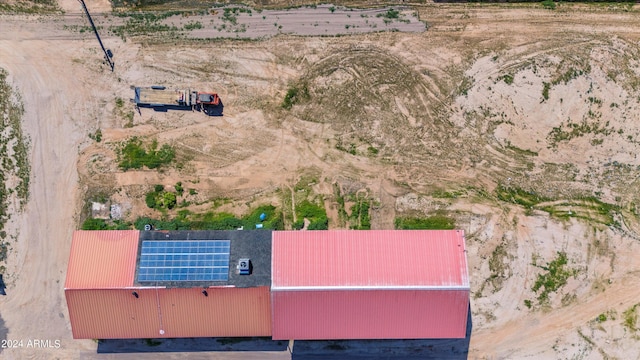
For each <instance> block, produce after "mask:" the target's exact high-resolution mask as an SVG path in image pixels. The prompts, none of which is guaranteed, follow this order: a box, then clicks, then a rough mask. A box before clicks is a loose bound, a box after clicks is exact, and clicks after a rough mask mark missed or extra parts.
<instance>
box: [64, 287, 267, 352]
mask: <svg viewBox="0 0 640 360" xmlns="http://www.w3.org/2000/svg"><path fill="white" fill-rule="evenodd" d="M202 290H203V289H202V288H201V287H195V288H135V289H134V288H129V289H101V290H66V291H65V296H66V299H67V305H68V307H69V319H70V321H71V329H72V331H73V337H74V338H75V339H128V338H142V339H144V338H163V337H164V338H176V337H230V336H270V335H271V301H270V296H269V288H268V287H266V286H262V287H252V288H235V287H212V288H208V289H207V295H208V296H204V294H202ZM133 291H136V293H137V294H138V297H137V298H136V297H135V296H133V294H132V292H133ZM160 330H162V331H163V333H161V332H160Z"/></svg>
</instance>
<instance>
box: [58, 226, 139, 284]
mask: <svg viewBox="0 0 640 360" xmlns="http://www.w3.org/2000/svg"><path fill="white" fill-rule="evenodd" d="M139 234H140V232H139V231H137V230H124V231H75V232H74V233H73V240H72V242H71V255H70V256H69V265H68V268H67V279H66V282H65V288H66V289H87V288H89V289H100V288H116V287H127V286H132V285H133V277H134V273H135V270H136V256H137V252H138V237H139Z"/></svg>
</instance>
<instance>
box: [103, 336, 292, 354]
mask: <svg viewBox="0 0 640 360" xmlns="http://www.w3.org/2000/svg"><path fill="white" fill-rule="evenodd" d="M288 345H289V342H288V341H284V340H271V338H270V337H233V338H174V339H108V340H99V341H98V353H99V354H113V353H148V352H156V353H162V352H200V351H220V352H224V351H285V350H287V346H288Z"/></svg>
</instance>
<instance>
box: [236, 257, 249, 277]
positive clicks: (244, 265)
mask: <svg viewBox="0 0 640 360" xmlns="http://www.w3.org/2000/svg"><path fill="white" fill-rule="evenodd" d="M251 268H252V266H251V260H249V259H240V260H238V273H239V274H240V275H250V274H251Z"/></svg>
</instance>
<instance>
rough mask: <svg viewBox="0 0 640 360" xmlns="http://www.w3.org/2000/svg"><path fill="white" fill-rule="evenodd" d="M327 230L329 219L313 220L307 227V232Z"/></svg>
mask: <svg viewBox="0 0 640 360" xmlns="http://www.w3.org/2000/svg"><path fill="white" fill-rule="evenodd" d="M328 229H329V219H327V218H326V217H320V218H315V219H314V220H313V221H311V223H309V227H308V228H307V230H328Z"/></svg>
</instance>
